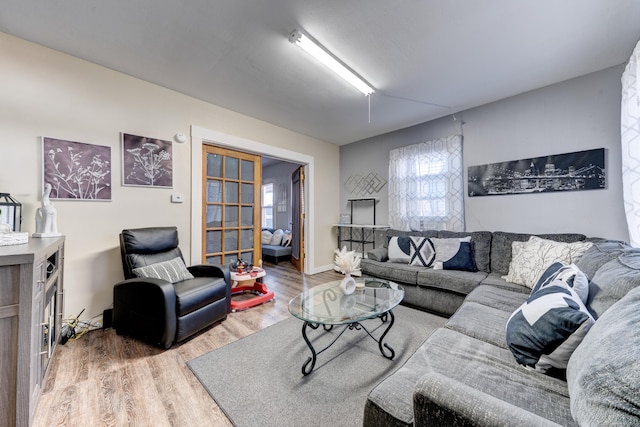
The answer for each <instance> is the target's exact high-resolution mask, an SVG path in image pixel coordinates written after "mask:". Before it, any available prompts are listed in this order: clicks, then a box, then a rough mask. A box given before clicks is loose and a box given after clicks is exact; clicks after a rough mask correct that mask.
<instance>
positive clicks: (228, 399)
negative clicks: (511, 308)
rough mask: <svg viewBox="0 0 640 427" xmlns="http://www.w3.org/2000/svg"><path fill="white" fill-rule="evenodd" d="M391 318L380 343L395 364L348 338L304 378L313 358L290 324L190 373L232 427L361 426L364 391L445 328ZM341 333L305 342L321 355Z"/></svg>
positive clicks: (410, 316) (439, 321)
mask: <svg viewBox="0 0 640 427" xmlns="http://www.w3.org/2000/svg"><path fill="white" fill-rule="evenodd" d="M393 312H394V314H395V324H394V325H393V327H392V328H391V330H390V331H389V333H388V334H387V336H386V337H385V340H384V342H385V343H388V344H389V345H390V346H391V347H393V349H394V350H395V352H396V354H395V358H394V359H393V360H389V359H386V358H384V357H383V356H382V355H381V354H380V350H379V349H378V344H377V343H376V342H375V341H373V340H372V339H371V338H370V337H369V336H368V335H367V334H366V332H364V331H362V330H360V331H356V330H347V331H346V332H345V333H344V334H343V335H342V336H341V337H340V339H338V341H337V342H336V343H335V344H334V345H333V346H332V347H331V348H330V349H328V350H326V351H325V352H323V353H321V354H320V355H318V359H317V362H316V366H315V369H314V370H313V372H312V373H311V374H310V375H308V376H303V375H302V372H301V369H302V364H303V363H304V362H305V361H306V360H307V358H308V357H310V356H311V352H310V351H309V348H308V347H307V345H306V344H305V342H304V340H303V338H302V325H303V322H302V321H301V320H299V319H296V318H291V319H287V320H283V321H282V322H279V323H277V324H275V325H272V326H270V327H268V328H265V329H263V330H261V331H258V332H256V333H254V334H252V335H250V336H248V337H246V338H243V339H241V340H238V341H235V342H233V343H231V344H228V345H226V346H224V347H222V348H220V349H217V350H214V351H212V352H210V353H207V354H205V355H202V356H200V357H198V358H196V359H193V360H191V361H189V362H188V363H187V365H188V366H189V368H191V370H192V371H193V373H194V374H195V375H196V377H197V378H198V379H199V380H200V382H201V383H202V384H203V385H204V387H205V388H206V389H207V391H208V392H209V394H210V395H211V397H213V399H214V400H215V401H216V403H217V404H218V406H219V407H220V408H221V409H222V410H223V411H224V413H225V414H226V415H227V417H228V418H229V419H231V421H232V422H233V423H234V424H235V425H237V426H240V427H249V426H261V427H265V426H302V425H304V426H328V425H333V426H362V418H363V414H364V406H365V402H366V399H367V395H368V393H369V391H370V390H371V389H373V388H374V387H375V386H376V385H377V384H378V383H379V382H380V381H382V380H383V379H384V378H386V377H387V376H389V375H390V374H391V373H393V372H394V371H395V370H397V369H398V368H399V367H400V366H402V364H403V363H404V362H405V361H406V360H407V359H408V358H409V356H411V355H412V354H413V353H414V352H415V350H416V349H417V348H418V346H419V345H420V344H421V343H422V342H424V340H425V339H426V338H427V337H428V336H429V335H430V334H431V332H432V331H433V330H434V329H436V328H438V327H440V326H442V325H443V324H444V323H445V321H446V319H444V318H442V317H438V316H435V315H432V314H429V313H424V312H421V311H418V310H413V309H410V308H407V307H402V306H399V307H396V309H394V311H393ZM380 325H381V322H380V320H379V319H372V320H368V321H366V323H365V326H366V327H367V329H369V331H372V330H373V329H375V331H373V332H372V333H373V335H374V336H376V337H379V336H380V334H382V332H383V331H384V328H386V326H382V327H381V326H380ZM341 329H342V327H334V329H333V330H332V331H330V332H324V331H322V328H318V329H317V330H315V331H311V332H308V336H309V338H310V339H311V341H312V342H313V343H314V347H315V348H316V349H317V350H320V349H322V348H324V345H323V344H325V345H326V344H328V343H329V342H330V341H331V340H332V339H333V337H335V336H336V334H338V333H339V332H340V330H341ZM308 331H309V329H308Z"/></svg>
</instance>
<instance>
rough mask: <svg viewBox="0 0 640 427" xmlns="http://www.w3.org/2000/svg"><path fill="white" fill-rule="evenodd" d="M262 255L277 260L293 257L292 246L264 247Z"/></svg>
mask: <svg viewBox="0 0 640 427" xmlns="http://www.w3.org/2000/svg"><path fill="white" fill-rule="evenodd" d="M262 255H267V256H272V257H276V258H279V257H283V256H287V255H291V246H280V245H262Z"/></svg>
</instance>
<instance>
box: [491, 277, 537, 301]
mask: <svg viewBox="0 0 640 427" xmlns="http://www.w3.org/2000/svg"><path fill="white" fill-rule="evenodd" d="M504 277H506V276H502V275H500V274H497V273H491V274H489V275H488V276H487V277H486V278H485V279H483V280H482V284H483V285H489V286H493V287H495V288H499V289H506V290H509V291H514V292H520V293H523V294H526V295H527V296H529V294H530V293H531V289H529V288H527V287H526V286H523V285H518V284H516V283H511V282H507V281H506V280H505V279H504Z"/></svg>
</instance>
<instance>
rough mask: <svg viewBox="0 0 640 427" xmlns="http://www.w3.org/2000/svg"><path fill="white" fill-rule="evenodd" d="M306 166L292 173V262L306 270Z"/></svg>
mask: <svg viewBox="0 0 640 427" xmlns="http://www.w3.org/2000/svg"><path fill="white" fill-rule="evenodd" d="M303 172H304V167H303V166H300V167H299V168H298V169H296V170H295V171H293V174H291V231H292V239H291V264H293V266H294V267H295V268H296V269H297V270H298V271H300V272H304V173H303Z"/></svg>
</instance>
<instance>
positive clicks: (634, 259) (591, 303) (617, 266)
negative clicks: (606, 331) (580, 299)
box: [587, 249, 640, 318]
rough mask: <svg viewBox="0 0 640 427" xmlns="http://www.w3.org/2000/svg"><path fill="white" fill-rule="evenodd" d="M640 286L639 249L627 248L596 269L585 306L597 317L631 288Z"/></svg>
mask: <svg viewBox="0 0 640 427" xmlns="http://www.w3.org/2000/svg"><path fill="white" fill-rule="evenodd" d="M638 286H640V249H633V250H628V251H626V252H624V253H622V254H620V255H618V257H616V258H615V259H613V260H611V261H609V262H607V263H606V264H604V265H603V266H602V267H600V268H599V269H598V271H596V274H595V275H594V276H593V279H592V280H591V283H590V285H589V300H588V301H587V307H588V308H589V310H590V311H591V313H592V314H593V315H594V317H596V318H598V317H600V316H602V314H603V313H604V312H605V311H607V309H608V308H609V307H611V306H612V305H613V304H614V303H616V302H617V301H618V300H620V299H621V298H622V297H623V296H625V295H626V294H627V292H629V291H630V290H631V289H634V288H636V287H638Z"/></svg>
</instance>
